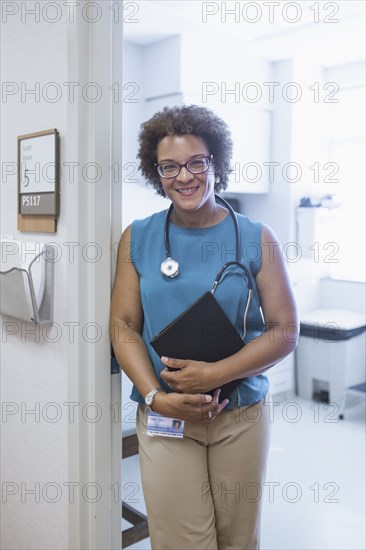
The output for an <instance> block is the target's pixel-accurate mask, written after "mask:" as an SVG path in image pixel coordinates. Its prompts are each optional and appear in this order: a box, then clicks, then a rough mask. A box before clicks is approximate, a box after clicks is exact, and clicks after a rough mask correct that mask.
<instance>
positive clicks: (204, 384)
mask: <svg viewBox="0 0 366 550" xmlns="http://www.w3.org/2000/svg"><path fill="white" fill-rule="evenodd" d="M161 362H162V363H163V364H164V365H166V366H167V367H170V368H173V369H179V370H177V371H175V372H172V371H169V370H168V369H164V370H163V371H162V372H161V374H160V376H161V378H162V380H164V382H165V383H166V384H167V385H168V386H169V387H170V388H171V389H172V390H173V391H176V392H181V393H206V392H208V391H210V390H212V389H214V388H217V387H218V386H219V385H220V383H219V381H218V380H217V376H215V375H216V369H215V363H206V362H205V361H193V360H191V359H171V358H168V357H161ZM215 378H216V379H215Z"/></svg>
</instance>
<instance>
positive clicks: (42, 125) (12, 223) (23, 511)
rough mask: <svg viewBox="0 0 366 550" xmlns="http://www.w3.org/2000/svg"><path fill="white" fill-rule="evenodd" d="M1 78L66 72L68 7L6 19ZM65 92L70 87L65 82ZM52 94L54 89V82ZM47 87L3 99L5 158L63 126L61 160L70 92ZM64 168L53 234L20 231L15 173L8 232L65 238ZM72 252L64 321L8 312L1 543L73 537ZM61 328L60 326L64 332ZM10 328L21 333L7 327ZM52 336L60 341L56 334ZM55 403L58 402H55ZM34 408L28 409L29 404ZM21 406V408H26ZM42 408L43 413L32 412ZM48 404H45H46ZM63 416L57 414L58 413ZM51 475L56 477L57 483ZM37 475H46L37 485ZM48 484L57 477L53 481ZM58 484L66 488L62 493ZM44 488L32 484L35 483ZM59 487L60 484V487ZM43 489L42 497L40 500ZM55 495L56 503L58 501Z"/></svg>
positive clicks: (60, 290) (49, 542)
mask: <svg viewBox="0 0 366 550" xmlns="http://www.w3.org/2000/svg"><path fill="white" fill-rule="evenodd" d="M1 27H2V28H1V32H2V39H1V48H2V51H1V78H2V81H3V82H14V83H16V85H17V86H19V88H20V87H21V86H22V85H23V86H25V83H26V86H27V87H28V88H29V89H31V88H34V86H35V85H36V83H39V85H40V89H41V90H42V89H44V88H43V87H44V86H45V84H46V83H48V82H57V83H62V82H67V44H66V40H67V33H66V22H65V17H63V18H62V19H61V20H60V21H59V22H58V23H54V24H50V23H47V22H45V21H42V20H40V21H39V22H35V21H34V20H33V21H32V18H31V17H29V18H28V19H27V23H26V24H24V23H23V24H21V23H20V21H19V19H18V18H16V17H14V18H11V17H9V18H8V21H7V22H6V24H2V26H1ZM63 91H64V92H65V88H64V89H63ZM49 94H50V96H49V97H51V89H50V90H49ZM45 97H47V96H45V93H43V94H42V91H41V94H40V97H39V99H38V101H36V100H35V98H34V96H31V95H29V96H26V97H25V99H23V100H22V97H21V93H20V91H19V92H17V93H16V94H15V95H13V96H9V97H8V98H7V100H6V102H4V103H2V104H1V107H2V112H1V125H2V127H1V137H2V139H1V162H2V163H5V162H12V163H16V161H17V157H16V154H17V148H16V143H17V140H16V137H17V135H20V134H25V133H29V132H35V131H38V130H45V129H49V128H57V129H58V130H59V132H60V138H61V162H62V161H63V160H64V158H65V157H64V155H65V140H66V137H67V131H68V128H67V101H66V96H65V95H64V96H63V97H62V98H61V99H60V101H57V102H56V103H51V102H49V101H47V99H45ZM67 185H68V182H67V178H66V177H64V176H63V177H62V178H61V191H62V192H61V215H60V218H59V221H58V230H57V233H56V234H55V235H46V234H32V233H19V232H18V230H17V222H16V221H17V180H16V175H13V176H10V177H8V178H7V180H6V181H4V180H3V181H2V185H1V210H0V211H1V234H5V235H11V236H13V237H15V238H17V239H24V240H27V241H28V240H29V241H32V240H33V241H40V240H42V241H46V242H50V241H54V242H55V243H59V244H62V242H64V241H66V240H67V239H66V226H65V202H64V197H65V188H66V186H67ZM66 267H67V264H66V257H65V256H63V257H61V259H60V261H58V262H57V263H56V265H55V297H54V318H55V321H56V322H57V323H58V325H59V327H58V328H55V327H53V328H50V329H49V330H48V332H47V333H45V334H46V337H44V336H43V335H42V332H39V330H35V325H33V324H30V323H24V322H22V321H17V320H15V319H13V318H10V317H5V316H3V317H1V318H0V319H1V328H2V340H1V372H0V375H1V400H2V402H3V407H5V409H4V408H3V413H4V410H5V411H6V410H8V411H9V412H10V411H13V414H11V415H9V416H6V415H5V416H4V414H3V417H2V422H1V442H0V445H1V458H2V460H1V480H2V488H3V490H4V487H5V485H4V484H6V483H10V485H9V486H8V487H9V490H13V491H14V494H13V495H9V496H8V497H7V500H6V501H5V502H4V500H3V502H2V510H1V547H2V548H7V549H20V548H60V549H61V548H67V547H68V498H67V493H66V487H65V485H63V484H64V483H65V482H67V480H68V422H67V409H66V407H65V406H63V403H64V402H66V401H67V395H68V394H67V362H66V350H67V335H66V332H65V330H62V329H65V327H64V326H63V325H62V323H63V322H64V321H67V320H69V319H68V317H67V312H66V300H65V296H66V294H67V285H66ZM60 328H61V333H62V334H60ZM9 331H14V333H15V334H14V335H12V336H7V333H8V332H9ZM52 340H54V341H52ZM49 403H55V404H56V408H55V407H51V406H49V408H47V404H49ZM26 410H28V411H29V414H26ZM22 411H23V414H22ZM32 411H36V413H34V412H33V413H32ZM39 411H40V412H39ZM58 414H61V418H60V419H59V420H58V421H56V422H53V421H52V419H53V418H54V417H56V418H57V415H58ZM48 483H51V484H56V485H54V488H52V486H47V484H48ZM36 484H38V485H36ZM47 487H49V489H48V491H47ZM57 487H61V488H62V496H61V498H60V499H59V500H58V501H57ZM35 488H36V496H35V495H34V494H26V491H27V490H32V489H33V490H34V489H35ZM55 488H56V489H55ZM38 495H39V501H38ZM53 498H56V501H55V502H54V503H50V501H51V500H52V499H53Z"/></svg>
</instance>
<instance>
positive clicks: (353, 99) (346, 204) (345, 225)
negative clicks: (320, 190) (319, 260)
mask: <svg viewBox="0 0 366 550" xmlns="http://www.w3.org/2000/svg"><path fill="white" fill-rule="evenodd" d="M325 77H326V78H325V81H326V82H336V83H337V84H338V86H339V91H338V93H337V95H336V97H337V99H338V103H332V104H328V105H327V107H328V117H327V127H328V131H327V134H328V136H327V143H328V154H329V157H330V160H331V161H332V162H335V163H337V165H338V166H339V172H338V174H337V175H336V176H335V178H336V179H338V180H339V182H338V183H334V184H333V185H334V188H333V190H334V193H335V199H336V200H337V201H339V202H341V203H342V206H341V207H340V208H339V211H338V212H337V224H336V227H335V228H334V232H335V234H334V242H336V243H337V244H338V246H339V250H338V253H337V259H338V260H339V261H338V263H334V264H333V265H332V270H331V273H332V276H333V277H335V278H342V279H353V280H363V281H364V280H365V249H366V243H365V233H366V229H365V203H366V197H365V78H364V63H363V62H362V63H361V62H360V63H352V64H349V65H343V66H339V67H332V68H331V69H327V70H326V71H325Z"/></svg>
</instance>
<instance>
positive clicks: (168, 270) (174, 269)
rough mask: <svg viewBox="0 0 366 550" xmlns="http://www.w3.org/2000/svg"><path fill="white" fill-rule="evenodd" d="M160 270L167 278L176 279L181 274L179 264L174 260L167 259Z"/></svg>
mask: <svg viewBox="0 0 366 550" xmlns="http://www.w3.org/2000/svg"><path fill="white" fill-rule="evenodd" d="M160 270H161V272H162V274H163V275H165V277H171V278H173V277H176V276H177V275H178V273H179V264H178V262H177V261H176V260H173V258H170V257H169V258H166V259H165V260H164V261H163V262H162V263H161V266H160Z"/></svg>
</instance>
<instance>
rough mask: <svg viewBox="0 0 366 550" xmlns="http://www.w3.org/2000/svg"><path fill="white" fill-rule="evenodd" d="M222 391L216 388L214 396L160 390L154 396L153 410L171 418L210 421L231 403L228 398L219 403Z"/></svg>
mask: <svg viewBox="0 0 366 550" xmlns="http://www.w3.org/2000/svg"><path fill="white" fill-rule="evenodd" d="M220 391H221V390H220V389H217V390H215V392H214V395H213V396H211V395H205V394H196V395H193V394H184V393H164V392H159V393H157V394H156V396H155V398H154V404H153V410H154V412H157V413H158V414H160V415H162V416H167V417H169V418H179V419H180V420H189V421H191V422H206V423H210V422H213V421H214V420H215V418H216V417H217V416H218V415H219V414H220V413H221V411H222V410H223V409H224V408H225V407H226V405H227V404H228V403H229V400H228V399H224V400H223V401H222V402H221V403H219V396H220Z"/></svg>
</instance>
